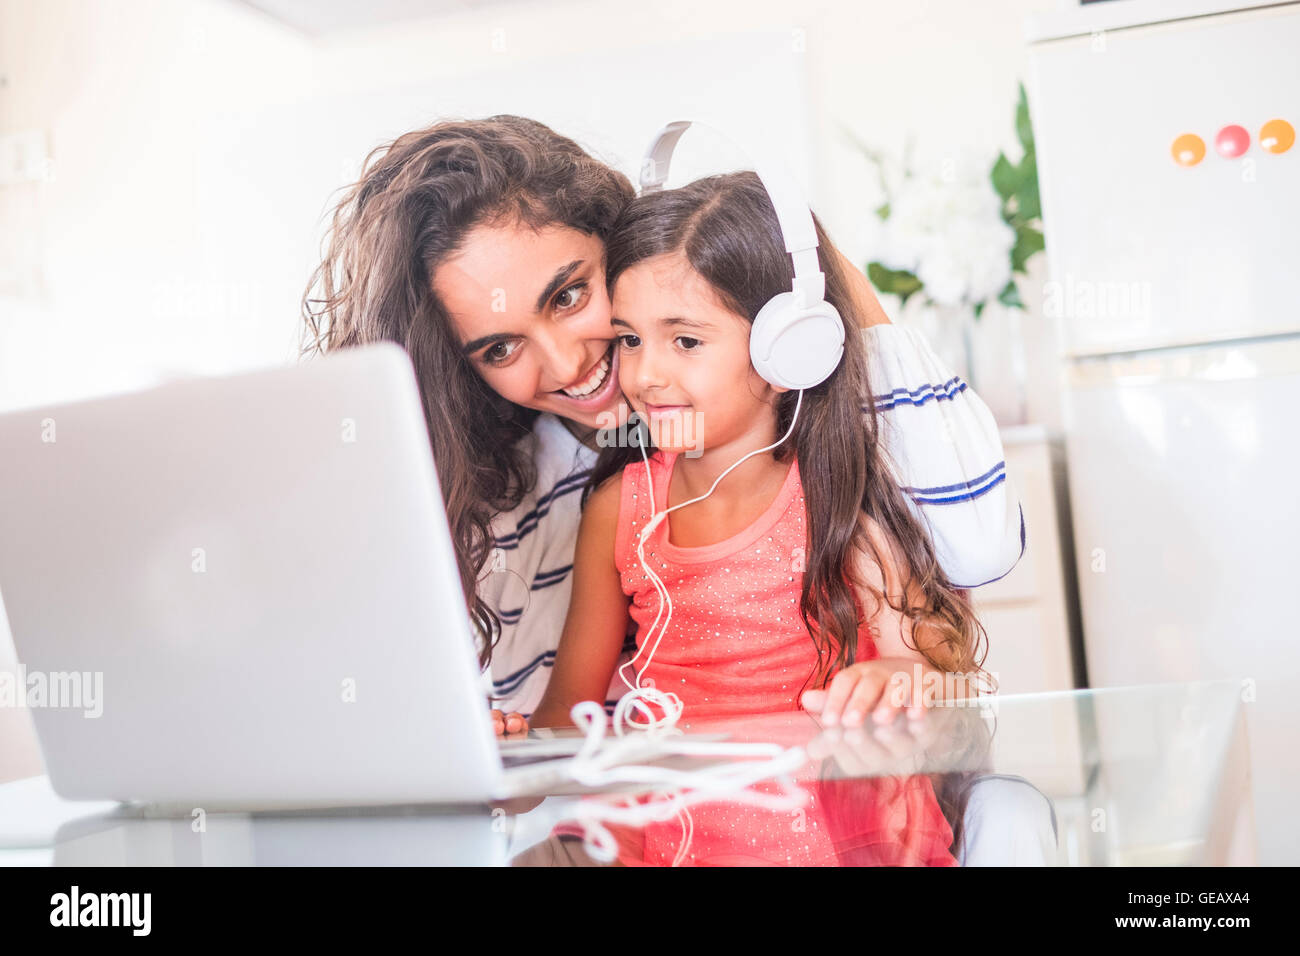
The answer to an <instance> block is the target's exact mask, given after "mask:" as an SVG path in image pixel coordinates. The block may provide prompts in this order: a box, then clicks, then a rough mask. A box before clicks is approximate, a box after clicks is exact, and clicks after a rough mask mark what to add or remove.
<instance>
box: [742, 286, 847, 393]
mask: <svg viewBox="0 0 1300 956" xmlns="http://www.w3.org/2000/svg"><path fill="white" fill-rule="evenodd" d="M843 355H844V322H843V320H842V319H841V318H840V314H839V312H838V311H837V310H836V308H835V306H833V305H831V304H830V303H829V302H826V301H824V300H821V301H817V302H813V303H812V304H810V305H808V304H804V303H802V302H801V301H800V300H799V297H798V296H796V295H795V293H794V292H782V293H781V294H780V295H777V296H773V297H772V298H771V299H769V300H768V302H767V304H766V305H764V306H763V308H762V309H760V310H759V313H758V315H756V316H755V317H754V325H753V328H751V329H750V332H749V360H750V362H751V363H752V364H753V366H754V370H755V371H756V372H758V374H759V375H761V376H762V377H763V379H764V380H765V381H767V382H768V383H770V384H772V385H776V386H778V387H780V388H788V389H792V390H796V389H804V388H813V387H814V386H816V385H820V384H821V383H822V382H824V381H826V379H828V378H830V376H831V373H832V372H834V371H835V369H836V368H837V367H838V366H839V364H840V358H841V357H842V356H843Z"/></svg>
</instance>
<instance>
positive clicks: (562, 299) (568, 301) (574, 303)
mask: <svg viewBox="0 0 1300 956" xmlns="http://www.w3.org/2000/svg"><path fill="white" fill-rule="evenodd" d="M586 291H587V283H585V282H579V283H577V284H575V285H571V286H569V287H568V288H567V289H564V290H562V291H561V292H560V293H559V295H557V296H556V297H555V307H556V308H558V309H560V310H562V311H567V310H569V309H574V308H577V307H578V304H579V303H581V302H582V300H583V297H584V295H585V293H586Z"/></svg>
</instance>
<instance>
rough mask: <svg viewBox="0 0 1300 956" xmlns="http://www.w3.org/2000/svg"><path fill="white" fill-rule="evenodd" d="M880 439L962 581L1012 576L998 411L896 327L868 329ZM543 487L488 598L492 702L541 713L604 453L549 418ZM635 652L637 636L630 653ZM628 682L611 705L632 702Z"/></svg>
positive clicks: (506, 532) (493, 576)
mask: <svg viewBox="0 0 1300 956" xmlns="http://www.w3.org/2000/svg"><path fill="white" fill-rule="evenodd" d="M863 335H864V337H865V344H866V347H867V354H868V357H869V361H870V373H871V383H872V389H873V392H874V393H875V394H874V395H873V399H874V401H875V404H876V408H877V409H878V410H879V411H881V412H883V413H884V414H882V415H881V429H882V434H881V439H882V444H883V446H884V449H885V451H886V454H887V457H888V458H889V459H890V464H891V468H892V469H893V472H894V476H895V479H896V480H897V481H898V484H899V486H900V487H901V488H902V489H903V490H904V491H905V492H906V493H907V496H908V499H909V500H910V501H911V503H912V507H913V509H914V511H915V512H916V514H917V515H918V516H919V517H920V518H921V520H922V521H923V522H924V523H925V524H926V525H927V526H928V527H929V528H930V531H931V534H932V535H933V538H934V544H935V551H936V554H937V555H938V558H939V562H940V564H941V565H942V567H943V568H944V571H945V572H946V573H947V575H948V577H949V578H950V579H951V580H952V581H953V583H954V584H956V585H958V586H959V587H976V586H978V585H980V584H985V583H988V582H990V581H993V580H996V579H998V578H1000V577H1002V576H1004V575H1005V574H1007V573H1008V572H1009V571H1010V570H1011V569H1012V568H1013V567H1014V566H1015V564H1016V562H1017V561H1019V559H1020V556H1021V555H1022V554H1023V553H1024V544H1025V529H1024V518H1023V514H1022V513H1021V510H1020V505H1019V499H1018V498H1017V496H1016V493H1015V490H1014V488H1013V486H1012V483H1011V480H1010V479H1009V478H1008V477H1007V474H1006V462H1005V461H1004V459H1003V454H1002V441H1001V438H1000V437H999V435H998V429H997V424H996V423H995V422H994V420H993V415H992V413H990V412H989V410H988V407H987V406H986V405H985V404H984V403H983V402H982V401H981V400H980V399H979V397H978V396H977V395H975V393H974V391H973V390H971V389H970V388H969V387H968V386H967V384H966V383H965V382H963V381H962V380H961V379H960V378H958V377H956V376H954V375H953V374H952V373H951V371H949V370H948V369H946V368H945V367H944V366H943V363H942V362H941V361H940V360H939V358H938V357H937V356H936V355H935V354H934V352H933V351H931V349H930V347H929V345H928V344H927V343H926V341H925V339H924V338H923V337H922V336H921V335H920V333H918V332H916V331H915V330H911V329H905V328H902V327H899V326H895V325H881V326H873V327H872V328H869V329H866V330H864V332H863ZM526 441H529V442H531V444H532V448H533V455H534V459H535V461H536V463H537V475H538V480H537V485H536V487H535V489H534V491H533V493H532V494H530V495H528V496H527V497H526V498H525V499H524V500H523V501H522V502H521V503H520V504H519V505H518V506H517V507H516V508H515V509H514V510H513V511H511V512H509V513H506V514H500V515H498V516H497V518H496V520H495V522H494V523H493V532H494V534H495V537H496V542H497V549H498V550H497V552H496V554H495V555H494V556H493V557H491V558H489V562H488V564H487V565H486V566H485V568H484V571H483V573H482V574H481V575H480V586H479V593H480V594H481V595H482V596H483V598H484V600H486V601H487V602H488V603H489V605H491V606H492V607H494V608H496V609H497V612H498V615H499V616H500V618H501V624H502V635H501V640H500V641H499V643H498V644H497V647H496V650H495V652H494V653H493V657H492V665H491V669H490V670H491V673H490V675H489V676H490V679H491V682H492V692H493V695H494V697H495V701H494V703H493V706H496V707H501V708H502V709H505V710H517V711H519V712H521V713H523V714H530V713H532V711H533V709H534V708H535V707H536V706H537V704H538V702H539V701H540V700H541V697H542V692H543V691H544V690H545V688H546V682H547V680H548V679H549V677H550V669H551V667H552V666H553V665H554V663H555V649H556V647H557V645H558V644H559V641H560V633H561V631H562V629H563V627H564V618H565V614H566V612H567V610H568V606H569V596H570V593H571V590H572V581H573V577H572V571H573V552H574V547H575V545H576V543H577V536H578V521H579V517H580V509H579V504H580V502H581V500H582V489H583V486H584V485H585V484H586V480H587V477H588V475H589V473H590V470H591V467H592V465H593V464H594V463H595V460H596V455H595V452H593V451H591V450H590V449H588V448H586V447H584V446H583V445H581V444H580V443H579V442H578V441H577V439H576V438H574V437H573V435H572V434H571V433H570V432H569V430H568V429H567V428H565V427H564V425H563V424H562V423H561V422H560V420H559V419H558V418H556V417H554V416H553V415H541V416H539V417H538V419H537V424H536V425H535V426H534V428H533V433H532V435H530V436H529V437H528V439H526ZM632 649H634V644H633V643H632V642H631V639H629V642H628V644H626V645H625V646H624V653H625V654H627V653H629V652H630V651H631V650H632ZM623 692H624V688H623V685H622V682H621V681H620V680H619V679H618V677H617V675H615V677H614V681H613V683H612V684H611V686H610V690H609V693H608V694H607V695H606V696H607V705H609V706H612V704H613V702H614V701H615V700H616V699H617V698H618V697H620V696H622V694H623Z"/></svg>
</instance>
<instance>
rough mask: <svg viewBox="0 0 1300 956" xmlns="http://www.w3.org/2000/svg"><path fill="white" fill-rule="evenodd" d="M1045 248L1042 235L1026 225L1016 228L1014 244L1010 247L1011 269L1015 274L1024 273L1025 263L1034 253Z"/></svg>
mask: <svg viewBox="0 0 1300 956" xmlns="http://www.w3.org/2000/svg"><path fill="white" fill-rule="evenodd" d="M1044 248H1046V242H1045V240H1044V239H1043V234H1042V233H1041V232H1039V231H1038V230H1037V229H1035V228H1034V227H1033V226H1030V225H1028V224H1021V225H1019V226H1017V227H1016V244H1015V245H1014V246H1012V247H1011V268H1012V270H1013V271H1015V272H1020V273H1024V272H1025V263H1026V262H1028V261H1029V258H1030V257H1031V256H1033V255H1034V253H1037V252H1042V251H1043V249H1044Z"/></svg>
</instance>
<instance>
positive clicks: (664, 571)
mask: <svg viewBox="0 0 1300 956" xmlns="http://www.w3.org/2000/svg"><path fill="white" fill-rule="evenodd" d="M676 459H677V455H676V454H675V453H669V454H665V453H663V452H657V453H656V454H655V455H654V456H653V457H651V459H650V469H651V474H652V475H653V478H654V490H655V498H656V501H655V503H654V510H658V511H661V510H663V509H664V508H666V507H667V499H668V485H669V482H670V480H671V478H672V469H673V465H674V464H675V462H676ZM690 512H691V509H690V508H683V509H682V510H681V511H675V512H673V514H671V515H669V516H668V518H667V519H665V520H663V521H661V522H660V524H659V526H658V527H657V528H655V530H654V532H653V533H652V534H651V535H650V538H649V539H648V540H647V541H646V545H645V559H646V563H647V564H649V565H650V567H651V568H653V569H654V571H655V573H656V574H658V575H659V577H660V578H661V579H662V580H663V583H664V585H665V587H667V589H668V593H669V594H670V595H671V596H672V599H673V617H672V622H671V624H670V625H669V627H668V632H667V633H666V634H665V635H664V638H663V640H662V641H660V643H659V646H658V649H657V650H656V651H655V655H654V659H653V661H651V663H650V666H649V667H648V668H647V669H646V670H645V672H644V674H643V676H642V683H643V684H645V683H646V682H647V681H648V680H652V681H653V682H654V686H655V687H657V688H659V689H660V690H664V691H672V692H673V693H675V694H677V696H678V697H680V698H681V700H682V703H683V705H684V707H685V710H684V713H683V718H684V719H686V720H700V719H704V718H711V717H724V716H732V715H736V714H754V713H763V712H768V711H783V710H794V709H797V708H798V706H799V694H800V693H801V692H802V691H803V690H804V689H805V688H806V687H811V686H813V685H812V683H811V682H810V681H809V678H810V677H811V676H812V675H813V673H814V672H815V670H816V668H817V650H816V648H815V646H814V645H813V640H812V637H811V636H810V635H809V634H808V629H807V627H805V626H804V622H803V618H802V617H801V616H800V614H799V600H800V596H801V592H802V589H803V567H804V563H805V561H806V553H807V545H808V542H807V537H808V535H807V528H806V517H805V510H804V497H803V485H802V484H801V482H800V480H799V464H798V462H797V461H796V462H792V463H791V465H790V469H789V472H788V473H787V475H786V479H785V482H784V483H783V484H782V486H781V490H780V491H778V492H777V495H776V497H775V498H774V499H773V500H772V503H771V504H770V505H769V506H768V507H767V509H766V510H765V511H764V512H763V514H762V515H760V516H759V517H758V519H757V520H755V521H754V522H753V523H752V524H751V525H750V526H749V527H748V528H746V529H744V530H743V531H741V532H739V533H737V534H735V535H733V536H731V537H730V538H728V539H726V540H725V541H720V542H717V543H716V544H710V545H706V546H704V547H699V548H682V547H678V546H676V545H673V544H672V543H670V542H669V540H668V538H669V525H670V522H673V521H684V520H685V521H689V520H690ZM651 514H652V510H651V502H650V499H649V489H648V487H647V484H646V473H645V463H644V462H635V463H633V464H631V465H628V466H627V467H626V468H624V469H623V477H622V487H621V491H620V500H619V514H618V531H617V536H616V538H615V544H614V561H615V566H616V568H617V569H618V572H619V576H620V579H621V581H622V586H623V592H624V593H625V594H627V595H628V596H629V597H630V598H631V599H632V600H631V606H630V609H629V610H630V613H631V615H632V618H633V620H634V621H636V624H637V643H638V645H640V643H641V642H642V640H643V638H644V636H645V634H646V633H647V631H648V629H649V627H650V625H651V624H652V623H653V622H654V618H655V614H656V613H658V611H659V594H658V592H657V591H656V590H655V588H654V585H653V584H652V583H651V581H650V578H649V577H648V576H647V575H646V573H645V571H644V570H643V569H642V567H641V563H640V561H639V560H638V559H637V554H636V543H637V538H638V537H639V536H640V534H641V529H642V528H643V527H644V526H645V525H646V524H647V523H648V522H649V520H650V517H651ZM660 624H661V626H662V619H661V621H660ZM876 656H877V654H876V649H875V645H874V643H873V642H872V641H871V638H870V634H869V631H868V629H867V626H866V625H865V624H863V625H862V626H861V627H860V628H859V631H858V648H857V657H856V659H857V660H859V661H865V660H871V659H873V658H875V657H876ZM643 664H644V657H643V658H642V659H641V660H640V661H638V662H637V665H636V666H637V667H638V668H639V667H641V666H643Z"/></svg>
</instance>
